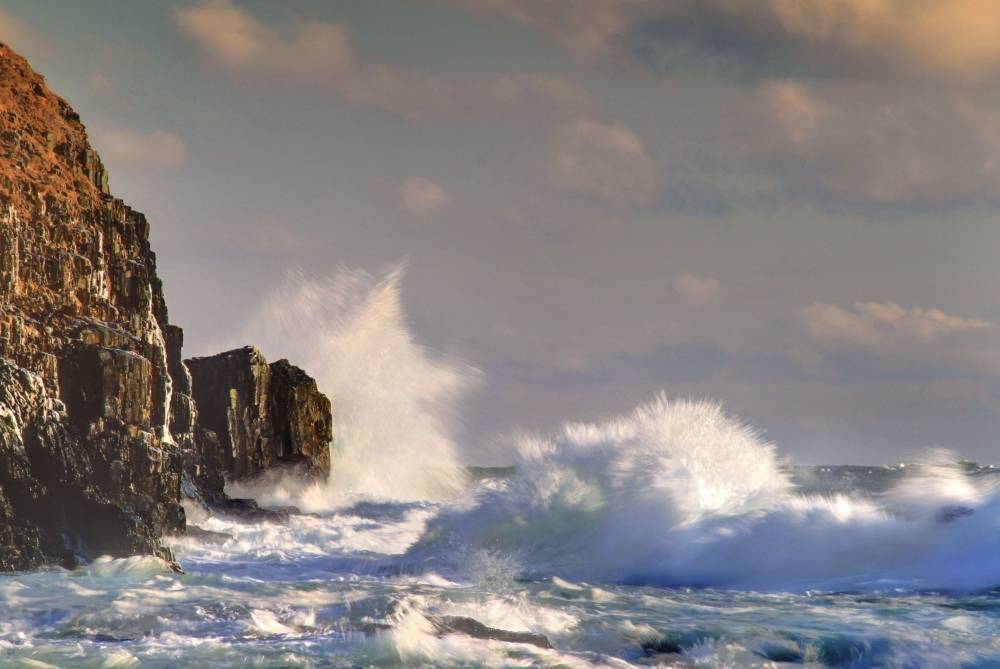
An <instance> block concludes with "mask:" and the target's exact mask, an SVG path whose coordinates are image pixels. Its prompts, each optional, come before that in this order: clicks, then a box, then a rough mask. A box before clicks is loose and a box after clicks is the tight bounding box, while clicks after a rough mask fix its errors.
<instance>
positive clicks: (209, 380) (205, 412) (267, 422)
mask: <svg viewBox="0 0 1000 669" xmlns="http://www.w3.org/2000/svg"><path fill="white" fill-rule="evenodd" d="M186 364H187V367H188V369H189V370H190V372H191V383H192V392H193V396H194V399H195V404H196V405H197V407H198V425H199V426H200V427H202V428H204V429H206V430H211V431H212V432H215V434H217V435H218V438H219V446H220V448H221V452H222V464H223V468H224V471H225V473H226V475H227V476H228V477H229V478H231V479H234V480H239V479H244V478H247V477H252V476H256V475H258V474H261V473H263V472H265V471H268V470H270V469H272V468H274V467H276V466H281V465H298V466H300V467H302V468H303V469H304V470H306V471H307V472H308V473H312V474H315V475H318V476H325V475H326V474H327V473H328V472H329V469H330V450H329V448H330V441H331V439H332V438H333V428H332V425H333V421H332V416H331V410H330V401H329V400H328V399H327V398H326V397H325V396H324V395H323V394H322V393H320V392H319V390H318V389H317V387H316V382H315V381H314V380H313V379H312V378H311V377H310V376H309V375H308V374H306V373H305V372H303V371H302V370H301V369H299V368H298V367H295V366H293V365H291V364H290V363H289V362H288V361H287V360H279V361H278V362H275V363H271V364H268V363H267V360H265V359H264V356H263V354H262V353H261V352H260V350H259V349H257V348H255V347H252V346H247V347H244V348H240V349H235V350H232V351H227V352H225V353H219V354H218V355H213V356H210V357H204V358H192V359H190V360H187V361H186ZM206 455H210V454H206ZM206 469H211V466H210V465H209V466H208V467H206Z"/></svg>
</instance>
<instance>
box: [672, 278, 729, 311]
mask: <svg viewBox="0 0 1000 669" xmlns="http://www.w3.org/2000/svg"><path fill="white" fill-rule="evenodd" d="M674 292H675V293H677V294H678V295H680V296H681V297H683V298H684V299H685V301H687V303H688V304H689V305H691V306H692V307H702V306H705V305H706V304H708V303H709V302H711V301H712V300H713V299H714V298H715V295H716V293H718V292H719V281H718V280H717V279H713V278H711V277H708V278H701V277H697V276H692V275H691V274H685V275H683V276H680V277H677V279H676V280H674Z"/></svg>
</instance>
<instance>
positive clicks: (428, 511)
mask: <svg viewBox="0 0 1000 669" xmlns="http://www.w3.org/2000/svg"><path fill="white" fill-rule="evenodd" d="M400 276H401V274H400V271H398V270H390V271H388V272H387V273H385V274H383V275H369V274H365V273H356V272H354V273H352V272H340V273H337V274H335V275H332V276H331V277H326V278H323V279H319V280H316V279H305V278H303V277H296V276H293V277H290V279H289V282H288V284H286V285H285V286H282V287H281V288H280V289H279V290H278V291H277V292H276V293H275V295H273V296H271V297H269V298H268V299H267V300H265V302H264V303H263V304H262V306H261V309H260V310H259V312H258V313H257V314H254V315H253V317H252V318H251V319H250V321H249V322H248V324H247V328H246V332H245V333H242V335H241V338H245V339H246V340H249V341H257V342H260V343H261V344H262V345H263V348H264V350H265V353H266V354H267V355H268V356H269V357H277V356H288V357H290V358H291V359H292V360H293V361H294V362H297V363H299V364H302V365H303V366H304V367H305V368H307V369H309V370H310V371H311V372H313V373H314V374H316V376H317V380H318V382H319V384H320V387H321V389H323V390H324V391H325V392H327V393H328V394H330V396H331V397H332V399H333V404H334V407H335V411H336V412H337V437H336V440H335V443H334V444H332V445H331V448H332V449H333V452H332V455H333V462H334V470H335V471H334V473H333V474H332V476H331V479H330V481H325V482H318V483H313V484H304V483H302V482H300V481H295V480H291V479H282V478H280V477H272V478H269V479H265V480H261V481H257V482H255V483H254V484H253V485H243V486H233V487H232V488H231V490H230V492H231V493H233V494H236V495H249V496H253V497H255V498H257V499H258V500H259V501H261V502H262V503H263V504H270V505H276V506H287V505H294V506H296V507H297V508H298V509H299V510H300V511H299V512H297V513H292V514H291V515H290V516H289V517H288V518H287V520H282V521H280V522H279V521H273V520H269V521H259V522H241V521H238V520H234V519H231V518H224V517H220V516H217V515H213V514H212V513H210V512H208V511H206V510H205V509H202V508H200V507H198V506H196V505H194V504H193V503H192V504H190V505H189V507H188V518H189V521H190V526H191V528H192V530H191V532H190V533H189V535H188V536H184V537H171V538H167V540H166V543H168V544H169V545H171V546H172V547H173V548H174V550H175V552H176V554H177V557H178V558H179V560H180V562H181V563H182V564H183V566H184V569H185V570H186V573H185V574H175V573H172V572H170V571H169V570H167V569H166V567H165V565H164V564H163V563H162V562H160V561H159V560H158V559H155V558H152V557H135V558H129V559H109V558H102V559H98V560H96V561H95V562H93V563H92V564H90V565H88V566H86V567H82V568H80V569H77V570H74V571H65V570H61V569H51V570H46V571H40V572H34V573H24V574H10V575H2V576H0V666H2V667H34V668H39V667H42V668H45V667H62V668H70V667H273V668H277V667H349V668H353V667H782V666H805V667H844V668H848V667H851V668H868V667H900V668H923V667H926V668H929V669H930V668H948V667H955V668H966V669H973V668H982V669H985V668H988V667H1000V590H998V589H997V588H1000V487H998V483H1000V477H998V476H997V474H998V473H1000V470H997V469H994V468H992V467H979V466H976V465H972V464H970V463H963V462H961V461H960V460H959V458H958V456H956V455H955V454H952V453H948V452H943V451H941V452H927V453H923V454H922V455H920V457H919V458H917V459H916V461H915V462H914V463H913V464H909V465H906V466H902V465H896V466H885V467H803V466H795V465H794V464H793V463H790V462H788V461H787V460H785V459H783V458H782V457H781V455H780V451H779V449H778V448H776V447H775V446H774V445H772V444H769V443H767V441H766V440H764V439H763V438H762V437H761V435H760V434H759V433H758V432H757V431H755V430H754V429H753V428H751V427H749V426H748V425H746V424H745V423H743V422H741V421H739V420H737V419H734V418H733V417H732V416H730V415H729V414H727V412H726V411H725V410H724V409H723V408H722V407H721V406H720V405H718V404H716V403H714V402H708V401H706V402H697V401H671V400H670V399H668V397H667V396H666V395H664V394H661V395H658V396H655V397H653V398H651V399H650V401H648V402H646V403H644V404H642V405H641V406H639V407H636V408H635V409H634V410H633V411H630V412H627V413H625V414H623V415H621V416H617V417H611V418H602V419H595V420H594V421H593V422H590V423H571V424H566V425H565V426H563V427H562V428H561V429H559V430H556V431H554V432H553V433H551V434H523V435H518V436H514V437H511V438H510V440H509V455H510V461H511V462H512V463H514V464H513V466H512V467H508V468H503V469H495V470H488V469H485V470H484V469H475V470H473V469H469V468H466V467H464V466H463V465H462V464H461V463H462V457H461V455H460V453H461V452H462V449H460V448H459V446H460V443H459V439H460V438H459V437H458V436H457V435H458V434H460V430H459V429H458V428H459V427H460V420H461V413H462V412H461V406H462V404H461V402H462V398H463V397H464V394H465V393H466V392H468V391H469V390H470V389H471V388H473V387H474V386H475V385H476V383H478V382H480V381H481V379H479V378H478V375H477V374H476V373H475V372H474V371H473V370H472V369H471V368H470V367H469V366H468V365H466V364H464V363H463V362H461V361H457V360H454V359H449V358H446V357H443V356H440V355H438V354H435V353H434V352H432V351H429V350H427V349H426V348H424V347H422V346H421V345H420V344H419V342H418V340H417V339H416V338H415V337H414V336H413V335H412V334H411V333H410V332H409V330H408V329H407V328H406V321H405V316H404V314H403V311H402V308H401V302H400V299H399V280H400ZM515 633H519V634H515Z"/></svg>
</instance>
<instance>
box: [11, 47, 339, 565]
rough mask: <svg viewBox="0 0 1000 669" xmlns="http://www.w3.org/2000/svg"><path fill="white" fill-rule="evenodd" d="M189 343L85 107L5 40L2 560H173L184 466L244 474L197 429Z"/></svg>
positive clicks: (216, 476)
mask: <svg viewBox="0 0 1000 669" xmlns="http://www.w3.org/2000/svg"><path fill="white" fill-rule="evenodd" d="M182 344H183V333H182V332H181V330H180V328H177V327H175V326H173V325H171V324H170V322H169V319H168V314H167V306H166V303H165V301H164V298H163V290H162V285H161V282H160V279H159V278H158V276H157V273H156V256H155V254H154V253H153V251H152V250H151V249H150V245H149V225H148V224H147V222H146V219H145V217H144V216H143V215H142V214H140V213H138V212H136V211H133V210H132V209H130V208H129V207H128V206H127V205H125V204H124V203H123V202H122V201H121V200H118V199H116V198H114V197H112V196H111V195H110V191H109V188H108V176H107V172H106V171H105V169H104V167H103V166H102V164H101V160H100V158H99V157H98V155H97V154H96V153H95V152H94V150H93V149H92V148H91V146H90V144H89V142H88V139H87V134H86V131H85V129H84V126H83V125H82V124H81V122H80V119H79V116H78V115H77V114H76V113H75V112H74V111H73V110H72V109H71V108H70V106H69V105H68V104H67V103H66V102H65V101H64V100H62V99H61V98H59V97H57V96H56V95H54V94H53V93H52V92H51V91H49V90H48V88H47V87H46V85H45V81H44V80H43V78H42V77H41V76H40V75H38V74H36V73H35V72H33V71H32V70H31V68H30V66H29V65H28V63H27V61H25V60H24V59H23V58H21V57H20V56H18V55H17V54H15V53H13V52H12V51H11V50H10V49H9V48H7V47H6V46H4V45H2V44H0V570H10V569H27V568H31V567H35V566H38V565H40V564H43V563H50V562H58V563H61V564H65V565H73V564H76V563H78V562H79V561H80V560H85V559H88V558H91V557H94V556H96V555H100V554H111V555H128V554H135V553H159V554H161V555H164V556H165V557H169V551H166V550H165V549H163V548H162V547H161V546H160V543H159V538H160V537H161V536H163V535H165V534H172V533H180V532H183V531H184V527H185V519H184V512H183V509H182V507H181V480H182V476H183V472H184V468H185V466H187V467H189V468H190V469H192V470H196V474H197V478H198V479H199V480H201V481H210V482H211V485H212V486H214V487H216V488H219V490H218V493H219V494H220V495H221V494H222V493H221V481H222V477H223V475H224V474H225V472H226V471H230V472H234V473H237V474H239V473H242V472H243V470H242V469H239V470H237V469H236V468H235V465H234V464H231V462H235V461H231V460H230V459H229V455H227V452H226V451H220V450H219V449H220V441H219V439H218V438H217V437H216V435H215V434H213V433H212V432H211V431H210V430H209V429H207V428H206V427H205V426H204V425H199V424H198V420H197V418H198V408H197V405H196V403H195V401H194V399H193V396H192V392H193V391H192V380H191V376H190V374H189V373H188V371H187V368H186V367H185V365H184V363H183V361H182V355H181V347H182ZM269 369H270V368H269ZM280 374H281V373H272V374H271V376H273V377H276V378H277V376H280ZM285 385H286V386H287V387H289V388H290V387H291V386H289V385H288V384H285ZM293 385H294V384H293ZM274 386H275V388H282V389H281V390H280V391H279V392H286V391H285V390H284V389H283V388H284V386H282V384H281V382H277V381H276V382H274ZM289 401H293V400H289ZM267 402H269V404H268V406H269V410H271V411H272V413H273V412H274V410H275V409H277V410H278V413H281V412H282V411H284V407H286V405H287V402H286V401H284V400H281V401H277V404H275V403H274V402H271V400H267ZM319 410H320V411H322V407H320V408H319ZM326 412H327V413H326V415H327V416H328V415H329V404H328V403H327V405H326ZM207 415H209V416H212V415H214V414H212V413H211V412H209V414H207ZM278 422H280V421H278ZM326 425H327V426H328V425H329V421H328V420H327V424H326ZM279 430H280V428H279V427H278V423H277V422H276V423H275V426H274V427H273V428H272V427H268V428H267V429H266V430H265V432H268V434H272V433H275V432H276V431H279ZM327 433H328V431H327ZM224 438H226V439H229V437H228V433H224ZM231 441H232V440H230V443H231ZM282 443H283V444H284V443H285V442H282ZM288 443H291V442H288ZM282 448H283V449H284V448H285V447H284V446H282ZM290 448H291V450H281V451H280V452H278V453H277V457H279V458H281V457H285V456H286V455H291V454H293V453H294V452H295V447H294V446H290ZM299 450H300V451H301V448H300V449H299ZM268 463H269V461H264V460H255V461H254V464H253V465H252V466H254V467H261V466H267V465H268ZM241 466H242V465H241ZM223 467H225V470H223Z"/></svg>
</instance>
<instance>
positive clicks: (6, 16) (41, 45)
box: [0, 8, 49, 56]
mask: <svg viewBox="0 0 1000 669" xmlns="http://www.w3.org/2000/svg"><path fill="white" fill-rule="evenodd" d="M0 42H3V43H5V44H8V45H10V46H11V47H13V48H14V49H15V50H16V51H18V52H20V53H22V54H24V55H26V56H32V55H35V54H40V53H44V52H46V51H48V49H49V46H48V43H47V42H46V41H45V39H44V38H43V37H42V36H41V35H40V34H39V33H38V32H37V31H36V30H35V29H34V28H32V27H31V26H29V25H28V24H27V23H26V22H24V21H22V20H21V19H19V18H18V17H16V16H14V15H13V14H11V13H10V12H9V11H7V10H5V9H3V8H0Z"/></svg>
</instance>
